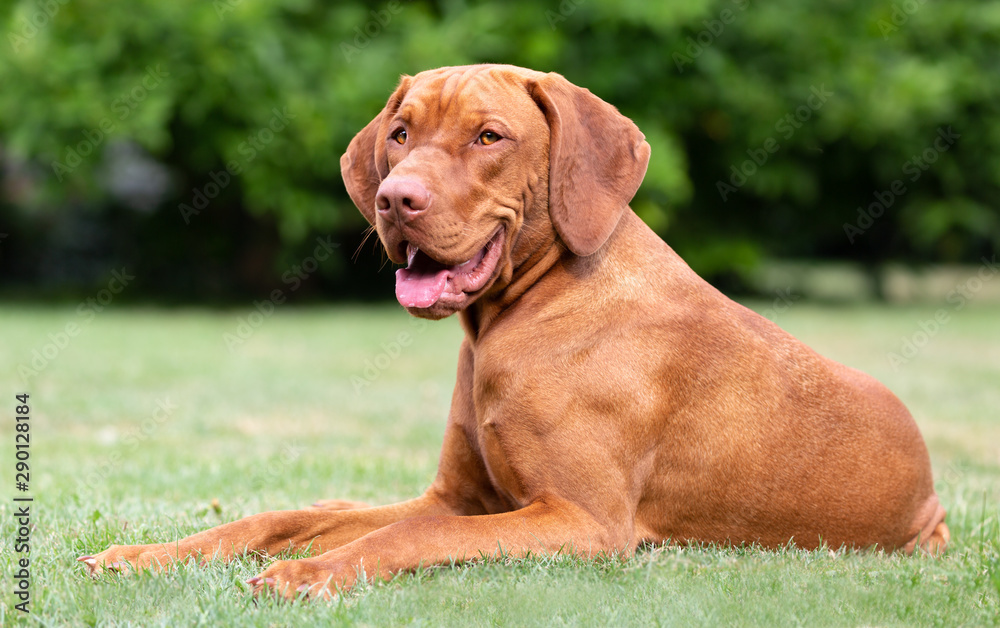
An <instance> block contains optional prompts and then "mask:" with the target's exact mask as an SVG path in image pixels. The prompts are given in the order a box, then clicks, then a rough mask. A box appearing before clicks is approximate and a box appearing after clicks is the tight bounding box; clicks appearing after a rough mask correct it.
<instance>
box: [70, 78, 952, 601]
mask: <svg viewBox="0 0 1000 628" xmlns="http://www.w3.org/2000/svg"><path fill="white" fill-rule="evenodd" d="M398 128H403V129H405V130H406V133H407V135H406V141H405V143H403V144H401V143H400V142H396V141H393V140H392V138H391V134H392V133H393V132H394V130H397V129H398ZM485 128H489V129H490V130H492V131H496V132H498V133H499V135H500V136H502V137H503V139H502V140H500V141H499V142H497V143H495V144H492V145H490V146H482V145H480V144H478V143H476V138H477V137H478V136H479V134H480V133H482V132H483V130H484V129H485ZM648 159H649V145H648V144H647V143H646V142H645V140H644V137H643V135H642V133H641V132H640V131H639V129H638V128H636V126H635V125H634V124H632V122H631V121H629V120H628V119H627V118H625V117H623V116H621V115H620V114H619V113H618V112H617V110H615V109H614V107H612V106H611V105H608V104H607V103H605V102H603V101H601V100H600V99H598V98H597V97H596V96H594V95H593V94H591V93H590V92H589V91H587V90H585V89H582V88H579V87H576V86H573V85H572V84H570V83H569V82H568V81H566V80H565V79H564V78H562V77H561V76H559V75H557V74H543V73H539V72H534V71H531V70H525V69H522V68H515V67H512V66H493V65H481V66H466V67H454V68H441V69H438V70H432V71H428V72H423V73H421V74H418V75H417V76H415V77H404V79H403V80H402V81H401V83H400V85H399V87H398V89H397V90H396V91H395V93H394V94H393V95H392V97H391V98H390V99H389V102H388V103H387V105H386V107H385V109H384V110H383V111H382V112H381V113H380V114H379V115H378V116H376V118H375V119H374V120H373V121H372V122H371V123H370V124H369V125H368V126H366V127H365V128H364V129H363V130H362V131H361V132H360V133H359V134H358V135H357V137H355V138H354V140H353V141H352V142H351V144H350V146H349V147H348V149H347V153H346V154H345V155H344V157H343V159H342V160H341V165H342V170H343V176H344V181H345V184H346V186H347V189H348V192H349V193H350V195H351V198H352V199H353V200H354V202H355V203H356V204H357V206H358V208H359V209H360V210H361V212H362V213H363V214H364V215H365V217H366V218H367V219H368V220H369V221H370V222H371V223H372V224H373V225H375V227H376V228H377V231H378V234H379V237H380V239H381V240H382V243H383V244H384V245H385V248H386V252H387V254H388V255H389V257H390V258H391V259H392V260H393V261H394V262H397V263H403V262H405V261H406V260H405V259H404V257H405V254H406V245H407V244H411V245H416V246H419V248H420V250H421V251H424V252H425V253H426V254H427V255H429V256H431V257H432V258H433V259H435V260H438V261H439V262H442V263H445V264H458V263H461V262H463V261H465V260H468V259H470V258H471V257H472V256H473V254H475V253H476V251H478V250H480V249H482V248H483V246H484V243H486V242H487V241H488V240H489V239H490V237H491V236H492V234H494V233H495V232H496V230H497V228H498V227H501V228H502V238H503V241H502V244H503V249H502V255H501V258H500V261H499V263H498V264H497V266H496V269H495V271H494V273H493V275H492V277H491V278H490V281H489V283H488V284H487V285H485V286H484V287H483V288H482V289H480V290H478V291H477V292H475V293H472V294H463V295H460V296H458V297H456V298H455V299H452V300H447V301H443V302H438V303H435V304H434V305H431V306H429V307H427V308H423V309H419V308H411V312H412V313H413V314H415V315H418V316H423V317H426V318H432V319H436V318H442V317H444V316H448V315H451V314H453V313H458V315H459V317H460V319H461V322H462V325H463V327H464V329H465V332H466V338H465V340H464V341H463V343H462V346H461V349H460V356H459V367H458V378H457V383H456V386H455V391H454V396H453V399H452V407H451V412H450V414H449V416H448V422H447V426H446V428H445V434H444V444H443V447H442V450H441V457H440V463H439V469H438V475H437V478H436V479H435V480H434V482H433V484H432V485H431V486H430V487H429V488H428V489H427V491H426V492H425V493H424V494H423V495H422V496H420V497H418V498H416V499H413V500H411V501H408V502H404V503H401V504H396V505H391V506H379V507H367V506H366V505H364V504H359V503H356V502H343V501H336V500H334V501H331V502H326V503H321V504H319V505H318V507H315V508H312V509H307V510H298V511H283V512H267V513H263V514H259V515H254V516H251V517H247V518H245V519H242V520H240V521H236V522H233V523H229V524H225V525H222V526H219V527H216V528H213V529H211V530H207V531H205V532H201V533H199V534H196V535H194V536H191V537H188V538H186V539H182V540H180V541H178V542H176V543H169V544H163V545H158V544H154V545H144V546H112V547H110V548H109V549H107V550H105V551H104V552H101V553H100V554H98V555H97V556H95V557H90V556H86V557H83V558H81V560H82V561H83V562H85V563H86V564H87V566H88V567H89V568H90V570H91V571H92V572H93V573H99V572H100V571H101V570H102V569H106V568H115V569H122V568H124V567H125V566H126V563H127V564H128V565H130V566H131V567H138V568H149V567H153V568H155V567H158V566H161V565H162V566H166V565H169V564H170V563H171V562H173V561H176V560H185V559H187V558H190V557H203V558H223V559H226V558H229V557H231V556H233V555H236V554H240V553H243V552H246V551H248V550H255V551H263V552H268V553H272V554H273V553H276V552H279V551H281V550H284V549H287V548H289V547H292V548H297V549H302V548H305V547H307V546H310V545H311V546H312V547H313V548H314V549H315V550H317V551H319V552H321V553H320V554H319V555H317V556H314V557H312V558H305V559H300V560H291V561H276V562H274V563H272V564H271V565H270V566H269V567H268V568H267V569H266V570H265V571H264V572H263V573H262V574H261V575H260V576H258V577H256V578H253V579H252V580H251V581H250V582H251V583H252V584H253V585H254V587H255V590H257V591H260V590H262V589H264V588H265V587H271V588H273V589H276V590H278V591H279V592H281V593H283V594H284V595H287V596H294V595H297V594H299V593H300V592H304V591H308V593H309V594H310V595H330V593H331V591H335V590H336V588H338V587H346V586H351V585H352V584H353V583H354V582H355V580H356V578H357V574H358V573H359V570H360V569H362V568H363V569H364V570H365V573H367V575H368V577H383V578H385V577H389V576H390V575H391V574H393V573H396V572H398V571H401V570H408V569H413V568H415V567H417V566H418V565H428V564H434V563H446V562H448V561H450V560H466V559H472V558H476V557H479V556H482V555H493V554H496V553H497V551H498V548H500V547H502V548H503V551H504V552H506V553H508V554H512V555H524V554H526V553H528V552H535V553H538V552H559V551H563V552H575V553H577V554H580V555H584V556H596V555H598V554H602V553H603V554H612V553H616V552H617V553H622V554H626V555H627V554H630V553H631V552H633V551H634V550H635V549H636V547H637V546H638V545H639V544H640V543H643V542H654V543H659V542H663V541H665V540H671V541H674V542H680V543H683V542H689V541H705V542H718V543H732V544H744V543H757V544H760V545H762V546H764V547H767V548H776V547H780V546H784V545H786V544H788V543H789V542H794V543H795V544H796V545H798V546H800V547H804V548H815V547H818V546H820V545H822V544H826V545H827V546H828V547H832V548H839V547H841V546H847V547H857V548H866V547H878V548H884V549H886V550H902V551H905V552H912V551H914V549H915V548H917V547H920V548H923V549H925V550H927V551H930V552H932V553H938V552H941V551H943V550H944V549H945V547H946V545H947V542H948V538H949V533H948V528H947V526H946V525H945V523H944V510H943V509H942V507H941V505H940V504H939V503H938V498H937V496H936V494H935V492H934V488H933V482H932V474H931V468H930V462H929V459H928V455H927V450H926V447H925V445H924V442H923V439H922V438H921V436H920V433H919V431H918V430H917V426H916V424H915V423H914V421H913V419H912V418H911V416H910V414H909V412H908V411H907V410H906V408H905V407H904V406H903V404H902V403H901V402H900V401H899V400H898V399H897V398H896V397H895V396H894V395H893V394H892V393H891V392H889V390H888V389H886V388H885V387H884V386H882V385H881V384H880V383H879V382H877V381H876V380H874V379H873V378H871V377H869V376H868V375H865V374H863V373H861V372H858V371H856V370H854V369H851V368H848V367H846V366H843V365H841V364H838V363H836V362H834V361H832V360H829V359H827V358H824V357H822V356H820V355H818V354H816V353H815V352H814V351H812V350H811V349H809V348H808V347H806V346H805V345H803V344H802V343H801V342H799V341H798V340H796V339H795V338H793V337H792V336H791V335H789V334H788V333H786V332H785V331H783V330H782V329H780V328H778V327H777V326H776V325H774V324H773V323H771V322H770V321H768V320H766V319H764V318H762V317H761V316H759V315H757V314H755V313H753V312H751V311H750V310H748V309H746V308H744V307H742V306H740V305H738V304H736V303H734V302H733V301H731V300H730V299H728V298H726V297H725V296H723V295H722V294H721V293H719V292H718V291H717V290H715V289H714V288H713V287H711V286H710V285H709V284H707V283H706V282H705V281H703V280H702V279H701V278H699V277H698V276H697V275H696V274H695V273H694V272H693V271H691V269H690V268H689V267H688V266H687V264H685V263H684V262H683V261H682V260H681V259H680V258H679V257H678V256H677V255H676V254H675V253H674V251H673V250H672V249H671V248H670V247H669V246H668V245H667V244H666V243H664V242H663V241H662V240H661V239H660V238H659V237H658V236H656V235H655V234H654V233H653V232H652V231H651V230H650V229H649V228H648V227H646V225H645V224H643V223H642V221H641V220H639V219H638V217H636V215H635V214H634V213H633V212H632V210H631V209H629V208H628V202H629V200H630V199H631V198H632V195H633V194H634V193H635V191H636V189H637V188H638V186H639V183H640V182H641V180H642V177H643V175H644V173H645V170H646V164H647V161H648ZM407 186H409V187H407ZM403 188H405V189H407V190H412V189H416V190H419V191H421V194H424V193H425V196H423V197H422V198H423V201H421V202H422V203H423V204H421V205H420V206H419V207H417V208H415V209H414V208H412V207H411V208H408V209H409V210H412V211H409V212H407V211H404V209H400V207H401V206H399V205H398V203H399V202H401V201H400V199H398V198H390V199H389V200H379V199H380V198H381V199H386V198H388V197H391V196H392V194H393V193H395V192H393V190H400V189H403ZM399 194H402V192H399V193H397V196H398V195H399ZM380 195H381V196H380ZM380 203H381V204H380ZM377 207H378V208H379V209H377Z"/></svg>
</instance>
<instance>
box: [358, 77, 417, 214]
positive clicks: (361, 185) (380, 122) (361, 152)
mask: <svg viewBox="0 0 1000 628" xmlns="http://www.w3.org/2000/svg"><path fill="white" fill-rule="evenodd" d="M411 81H412V77H409V76H404V77H402V79H401V80H400V82H399V87H397V88H396V91H395V92H393V94H392V96H390V97H389V102H387V103H386V105H385V108H383V109H382V111H381V112H380V113H379V114H378V115H377V116H375V119H374V120H372V121H371V122H369V123H368V124H367V125H366V126H365V128H363V129H361V131H360V132H359V133H358V134H357V135H355V136H354V139H353V140H351V143H350V144H348V146H347V152H345V153H344V154H343V156H341V158H340V175H341V176H342V177H344V186H345V187H346V188H347V193H348V194H350V195H351V200H352V201H354V204H355V205H357V206H358V209H359V210H361V213H362V214H364V216H365V218H366V219H367V220H368V222H369V223H371V224H373V225H374V224H375V195H376V193H378V186H379V184H381V183H382V179H384V178H385V177H386V176H387V175H388V174H389V161H388V159H387V158H386V152H385V134H386V131H387V128H386V126H387V125H388V123H389V119H390V118H392V116H394V115H395V114H396V111H397V110H398V109H399V104H400V103H401V102H403V96H405V95H406V92H407V90H408V89H409V88H410V83H411Z"/></svg>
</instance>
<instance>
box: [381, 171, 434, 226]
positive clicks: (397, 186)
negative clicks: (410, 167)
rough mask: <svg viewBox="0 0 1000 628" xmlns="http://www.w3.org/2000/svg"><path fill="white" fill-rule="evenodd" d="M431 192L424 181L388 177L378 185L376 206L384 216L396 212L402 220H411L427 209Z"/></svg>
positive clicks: (389, 215)
mask: <svg viewBox="0 0 1000 628" xmlns="http://www.w3.org/2000/svg"><path fill="white" fill-rule="evenodd" d="M430 204H431V193H430V192H429V191H428V190H427V188H425V187H424V184H423V183H420V182H419V181H416V180H414V179H397V178H392V177H390V178H388V179H386V180H385V181H383V182H382V185H380V186H378V193H377V194H376V195H375V206H376V207H377V208H378V211H379V213H380V214H382V216H383V217H385V218H389V217H391V216H392V215H393V214H395V215H396V216H397V217H398V218H399V219H400V220H409V219H410V218H412V217H414V216H415V215H416V214H419V213H420V212H422V211H424V210H426V209H427V207H428V206H429V205H430Z"/></svg>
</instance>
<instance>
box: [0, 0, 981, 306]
mask: <svg viewBox="0 0 1000 628" xmlns="http://www.w3.org/2000/svg"><path fill="white" fill-rule="evenodd" d="M0 33H2V34H3V36H4V40H3V41H2V42H0V291H2V292H3V293H4V294H7V295H31V296H39V295H42V296H63V297H71V298H75V296H76V295H79V294H82V293H86V292H87V291H88V290H93V289H94V287H99V286H102V285H104V284H105V283H106V282H107V279H108V276H109V273H110V272H111V271H112V270H114V269H119V268H122V267H126V268H128V269H129V271H130V272H131V273H132V274H134V276H135V277H136V279H135V281H134V284H133V285H132V286H130V288H129V291H128V292H129V295H128V298H139V297H142V298H154V299H158V300H180V301H226V300H230V299H234V298H245V297H246V296H247V295H256V294H264V293H265V292H266V291H267V290H269V289H271V288H273V287H274V286H278V285H282V276H283V275H284V274H285V273H286V272H288V270H289V269H290V268H294V267H295V266H296V264H297V263H299V262H301V260H303V259H305V258H308V256H309V255H310V254H311V252H313V251H314V250H315V249H316V247H317V245H318V244H317V242H318V240H317V239H319V241H323V239H324V238H326V241H327V242H331V241H332V242H334V243H336V244H337V245H338V246H337V247H336V248H335V249H334V254H333V255H332V256H330V257H329V258H328V259H326V260H324V261H323V262H322V263H321V264H319V265H318V268H316V269H315V270H314V272H312V273H311V274H310V275H309V277H308V281H304V282H303V289H302V290H300V291H298V292H297V293H296V294H295V295H293V298H294V299H310V298H313V299H318V298H323V299H327V298H368V297H375V296H381V297H385V298H391V296H392V294H393V293H392V290H391V288H388V287H387V286H391V283H392V276H391V272H388V269H386V268H384V266H385V263H384V262H385V260H384V257H383V256H382V255H381V253H380V252H379V251H378V249H377V247H376V246H374V244H373V240H369V241H368V243H367V244H364V245H363V246H362V238H363V231H364V229H365V227H366V226H367V225H366V223H365V222H364V220H363V218H362V217H361V216H360V214H359V213H358V212H357V210H356V209H355V208H354V206H353V205H352V203H351V201H350V199H349V198H348V197H347V194H346V192H345V191H344V189H343V185H342V183H341V179H340V172H339V157H340V155H341V154H342V152H343V151H344V149H345V147H346V145H347V143H348V142H349V141H350V139H351V137H353V135H354V134H355V133H356V132H357V131H358V130H360V129H361V128H362V127H363V126H364V124H366V123H367V122H368V121H369V120H370V119H371V118H372V117H373V116H374V115H375V114H376V113H377V112H378V111H379V110H380V109H381V107H382V105H383V104H384V102H385V100H386V98H387V96H388V95H389V94H390V93H391V92H392V90H393V89H394V87H395V85H396V83H397V81H398V79H399V76H400V74H415V73H417V72H419V71H421V70H424V69H429V68H434V67H438V66H442V65H460V64H467V63H479V62H502V63H512V64H515V65H523V66H528V67H532V68H535V69H538V70H543V71H555V72H559V73H561V74H563V75H565V76H566V77H567V78H568V79H569V80H571V81H572V82H574V83H576V84H578V85H581V86H585V87H587V88H589V89H590V90H591V91H593V92H594V93H596V94H597V95H598V96H600V97H602V98H603V99H605V100H607V101H608V102H611V103H612V104H614V105H616V106H617V107H618V108H619V109H620V110H621V111H622V112H623V113H624V114H625V115H627V116H629V117H631V118H632V119H633V120H635V121H636V123H637V124H638V125H639V127H640V128H641V129H642V130H643V132H644V133H645V134H646V136H647V138H648V140H649V143H650V144H651V146H652V149H653V150H652V159H651V162H650V167H649V171H648V174H647V175H646V179H645V182H644V183H643V185H642V188H641V189H640V191H639V193H638V195H637V196H636V198H635V200H634V201H633V204H632V206H633V208H634V209H635V210H636V211H637V212H638V213H639V214H640V215H641V216H642V217H643V219H645V220H646V222H647V223H648V224H649V225H650V226H652V227H653V228H654V229H655V230H656V231H657V232H658V233H660V234H661V235H663V237H664V238H665V239H666V240H667V241H668V242H669V243H670V244H671V245H672V246H673V247H674V248H675V249H677V250H678V252H679V253H680V254H681V255H682V256H684V257H685V259H687V260H688V262H689V263H690V264H691V265H692V266H693V267H694V268H695V270H697V271H698V272H699V273H701V274H702V275H704V276H706V277H707V278H709V279H710V280H713V281H715V282H716V283H717V284H719V285H721V286H723V287H727V288H730V289H734V290H739V289H746V288H747V287H748V286H750V283H749V282H748V281H747V278H748V277H749V276H750V275H751V274H752V273H753V272H754V270H755V269H757V268H759V267H760V266H761V265H762V264H766V263H768V262H769V261H770V260H776V259H777V260H780V259H809V260H854V261H860V262H862V263H863V264H864V265H865V266H866V267H867V268H868V269H870V270H871V272H873V273H874V272H877V271H878V269H879V268H881V267H882V266H883V265H885V264H887V263H890V262H892V263H905V264H932V263H955V262H976V261H977V260H979V259H980V258H981V256H983V255H990V254H992V253H993V252H994V251H995V250H996V248H997V245H998V244H1000V209H998V191H1000V115H998V109H1000V2H997V1H988V0H953V1H951V2H947V3H945V2H928V1H927V0H904V1H899V0H894V1H890V2H887V1H876V2H867V1H862V0H828V1H827V2H824V3H820V4H810V3H801V2H798V1H796V0H771V1H769V2H761V1H758V0H685V1H683V2H681V1H669V2H643V1H639V0H625V1H624V2H622V1H615V2H612V1H610V0H563V1H562V2H561V3H557V2H554V1H553V2H542V3H537V2H532V1H528V0H514V1H511V2H502V3H501V2H499V1H497V2H489V1H487V2H471V1H470V2H463V1H460V0H440V1H420V0H413V1H408V0H391V1H388V2H358V1H342V2H319V1H316V0H214V1H208V0H176V1H174V2H162V1H160V0H129V1H127V2H126V1H125V0H21V1H16V2H6V3H4V4H3V8H2V9H0ZM939 138H940V139H939ZM945 138H947V139H945Z"/></svg>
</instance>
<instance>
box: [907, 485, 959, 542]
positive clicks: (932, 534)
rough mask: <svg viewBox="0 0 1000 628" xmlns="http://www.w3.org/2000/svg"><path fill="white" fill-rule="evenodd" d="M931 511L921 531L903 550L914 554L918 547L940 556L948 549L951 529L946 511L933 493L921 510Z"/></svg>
mask: <svg viewBox="0 0 1000 628" xmlns="http://www.w3.org/2000/svg"><path fill="white" fill-rule="evenodd" d="M928 511H929V512H930V513H931V516H930V517H929V518H928V519H927V522H926V523H925V524H924V525H922V526H921V527H920V532H918V533H917V535H916V536H915V537H913V539H912V540H911V541H910V542H909V543H907V544H906V546H905V547H904V548H903V550H904V551H905V552H906V553H907V554H912V553H913V552H914V550H916V549H917V548H918V547H919V548H920V549H921V550H923V551H925V552H927V553H928V554H930V555H932V556H940V555H941V554H943V553H944V552H945V550H946V549H948V542H949V541H950V540H951V531H950V530H948V524H946V523H945V522H944V517H945V511H944V508H943V507H942V506H941V503H940V502H939V501H938V497H937V495H931V496H930V497H929V498H928V499H927V503H926V504H925V505H924V507H923V508H922V509H921V512H922V513H923V512H928Z"/></svg>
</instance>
